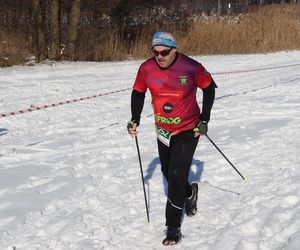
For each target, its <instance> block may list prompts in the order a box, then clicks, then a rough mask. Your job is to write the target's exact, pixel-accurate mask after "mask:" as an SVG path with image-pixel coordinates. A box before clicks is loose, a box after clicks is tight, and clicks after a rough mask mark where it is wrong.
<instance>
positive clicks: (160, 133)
mask: <svg viewBox="0 0 300 250" xmlns="http://www.w3.org/2000/svg"><path fill="white" fill-rule="evenodd" d="M156 136H157V139H158V140H160V141H161V142H162V143H163V144H165V145H166V146H168V147H169V146H170V140H171V136H172V133H171V132H170V131H167V130H164V129H162V128H161V127H159V126H156Z"/></svg>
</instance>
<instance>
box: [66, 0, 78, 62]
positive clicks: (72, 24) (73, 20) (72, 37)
mask: <svg viewBox="0 0 300 250" xmlns="http://www.w3.org/2000/svg"><path fill="white" fill-rule="evenodd" d="M80 4H81V1H80V0H72V5H71V13H70V19H69V24H68V25H69V26H68V44H67V58H68V59H69V60H75V59H76V50H75V49H76V41H77V35H78V22H79V17H80Z"/></svg>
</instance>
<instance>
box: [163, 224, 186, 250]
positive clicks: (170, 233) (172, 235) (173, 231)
mask: <svg viewBox="0 0 300 250" xmlns="http://www.w3.org/2000/svg"><path fill="white" fill-rule="evenodd" d="M166 236H167V237H166V238H165V239H164V240H163V241H162V243H163V245H165V246H171V245H176V244H177V243H179V242H180V240H181V238H182V233H181V231H180V228H176V227H168V228H167V230H166Z"/></svg>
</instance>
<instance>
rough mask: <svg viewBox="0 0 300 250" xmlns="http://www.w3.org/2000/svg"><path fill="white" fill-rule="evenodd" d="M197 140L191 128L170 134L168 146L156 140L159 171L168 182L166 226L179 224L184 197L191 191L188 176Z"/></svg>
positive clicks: (177, 226)
mask: <svg viewBox="0 0 300 250" xmlns="http://www.w3.org/2000/svg"><path fill="white" fill-rule="evenodd" d="M198 140H199V137H197V138H194V132H193V130H187V131H184V132H181V133H180V134H178V135H175V136H172V137H171V141H170V146H169V147H168V146H166V145H165V144H163V143H162V142H161V141H159V140H157V142H158V152H159V158H160V162H161V171H162V172H163V174H164V176H165V178H166V180H167V182H168V201H167V205H166V226H172V227H176V228H179V227H180V226H181V217H182V212H183V207H184V203H185V199H186V197H189V196H191V193H192V190H191V186H190V184H189V183H188V177H189V171H190V168H191V164H192V160H193V155H194V153H195V150H196V147H197V144H198Z"/></svg>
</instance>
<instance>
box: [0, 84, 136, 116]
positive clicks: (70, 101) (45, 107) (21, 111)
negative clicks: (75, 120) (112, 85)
mask: <svg viewBox="0 0 300 250" xmlns="http://www.w3.org/2000/svg"><path fill="white" fill-rule="evenodd" d="M130 89H132V88H127V89H121V90H116V91H111V92H107V93H103V94H98V95H92V96H87V97H81V98H78V99H73V100H68V101H64V102H59V103H53V104H49V105H43V106H37V107H32V108H29V109H23V110H19V111H15V112H8V113H2V114H1V116H0V118H4V117H8V116H13V115H19V114H24V113H28V112H33V111H35V110H41V109H47V108H51V107H57V106H60V105H64V104H69V103H75V102H80V101H84V100H90V99H93V98H97V97H99V96H106V95H111V94H114V93H119V92H124V91H127V90H130Z"/></svg>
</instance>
